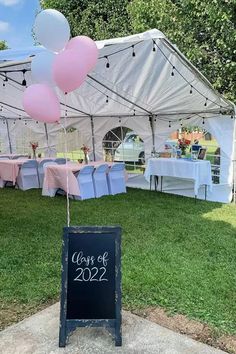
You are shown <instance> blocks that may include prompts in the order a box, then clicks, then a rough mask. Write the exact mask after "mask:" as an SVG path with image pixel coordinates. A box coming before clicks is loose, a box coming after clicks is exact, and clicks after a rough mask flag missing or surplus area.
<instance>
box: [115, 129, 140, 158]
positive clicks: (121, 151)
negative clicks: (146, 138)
mask: <svg viewBox="0 0 236 354" xmlns="http://www.w3.org/2000/svg"><path fill="white" fill-rule="evenodd" d="M114 161H127V162H138V163H140V164H145V155H144V143H143V140H142V139H141V138H140V137H139V136H138V135H137V134H136V133H134V132H129V133H127V134H126V135H125V138H124V141H123V142H122V143H120V145H119V146H118V148H117V149H116V151H115V157H114Z"/></svg>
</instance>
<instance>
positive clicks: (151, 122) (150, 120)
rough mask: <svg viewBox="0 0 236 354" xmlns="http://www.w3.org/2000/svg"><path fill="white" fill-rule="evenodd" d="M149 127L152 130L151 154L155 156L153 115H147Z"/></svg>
mask: <svg viewBox="0 0 236 354" xmlns="http://www.w3.org/2000/svg"><path fill="white" fill-rule="evenodd" d="M149 122H150V127H151V131H152V155H153V156H155V153H156V147H155V129H154V116H153V115H151V116H150V117H149Z"/></svg>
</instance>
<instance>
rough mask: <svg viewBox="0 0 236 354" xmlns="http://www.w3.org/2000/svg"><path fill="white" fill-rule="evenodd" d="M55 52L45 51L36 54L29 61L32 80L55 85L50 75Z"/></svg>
mask: <svg viewBox="0 0 236 354" xmlns="http://www.w3.org/2000/svg"><path fill="white" fill-rule="evenodd" d="M55 57H56V54H55V53H52V52H49V51H45V52H41V53H39V54H37V55H36V56H35V57H34V58H33V60H32V62H31V73H32V78H33V81H34V82H37V83H40V84H48V85H49V86H56V84H55V82H54V81H53V76H52V63H53V61H54V59H55Z"/></svg>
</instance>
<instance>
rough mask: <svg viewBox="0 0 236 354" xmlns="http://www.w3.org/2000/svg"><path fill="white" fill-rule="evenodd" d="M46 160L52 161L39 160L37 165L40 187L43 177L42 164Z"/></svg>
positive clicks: (41, 186)
mask: <svg viewBox="0 0 236 354" xmlns="http://www.w3.org/2000/svg"><path fill="white" fill-rule="evenodd" d="M47 162H52V160H51V159H45V160H42V161H40V163H39V166H38V171H39V183H40V188H43V178H44V168H43V166H44V164H45V163H47Z"/></svg>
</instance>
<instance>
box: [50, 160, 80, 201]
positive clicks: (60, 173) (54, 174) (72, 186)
mask: <svg viewBox="0 0 236 354" xmlns="http://www.w3.org/2000/svg"><path fill="white" fill-rule="evenodd" d="M83 166H84V165H83V164H78V163H76V162H68V164H67V165H48V166H47V167H46V169H45V173H44V181H43V194H45V195H46V193H45V191H47V190H48V191H49V190H50V189H53V188H61V189H63V190H64V191H65V192H67V171H68V186H69V190H68V193H69V194H72V195H77V196H78V195H79V185H78V182H77V179H76V177H75V175H74V172H77V171H79V170H80V169H81V168H82V167H83Z"/></svg>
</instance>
